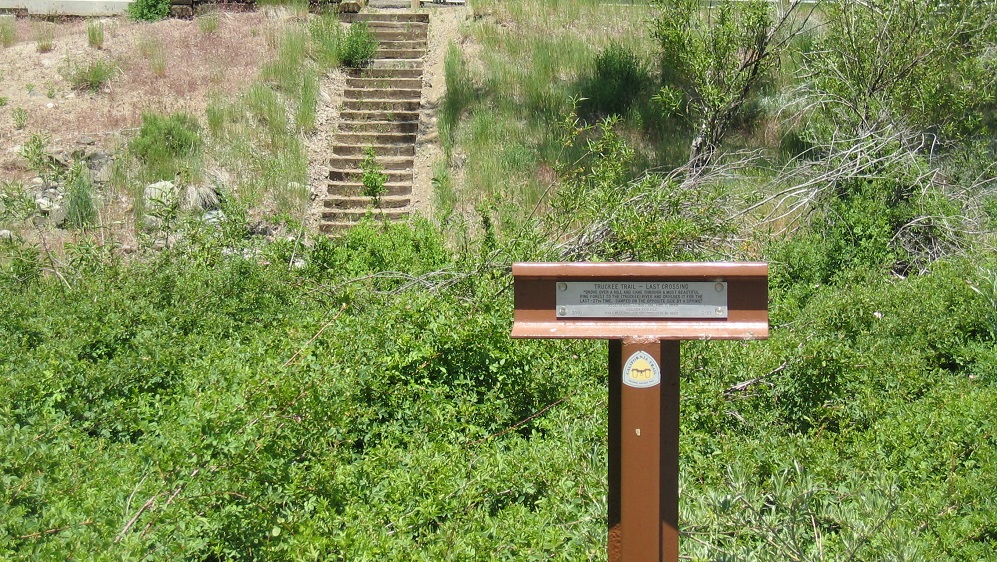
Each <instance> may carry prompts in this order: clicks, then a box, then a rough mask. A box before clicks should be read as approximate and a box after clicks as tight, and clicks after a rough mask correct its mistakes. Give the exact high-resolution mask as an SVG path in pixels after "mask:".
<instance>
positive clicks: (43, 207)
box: [35, 197, 57, 213]
mask: <svg viewBox="0 0 997 562" xmlns="http://www.w3.org/2000/svg"><path fill="white" fill-rule="evenodd" d="M35 205H37V206H38V210H39V211H41V212H43V213H51V212H52V210H53V209H55V208H56V207H57V205H56V204H55V202H54V201H52V200H50V199H49V198H48V197H39V198H38V199H35Z"/></svg>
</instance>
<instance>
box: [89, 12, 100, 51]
mask: <svg viewBox="0 0 997 562" xmlns="http://www.w3.org/2000/svg"><path fill="white" fill-rule="evenodd" d="M87 43H88V44H89V45H90V46H91V47H93V48H94V49H102V48H104V23H103V22H101V21H100V20H96V19H92V20H89V21H87Z"/></svg>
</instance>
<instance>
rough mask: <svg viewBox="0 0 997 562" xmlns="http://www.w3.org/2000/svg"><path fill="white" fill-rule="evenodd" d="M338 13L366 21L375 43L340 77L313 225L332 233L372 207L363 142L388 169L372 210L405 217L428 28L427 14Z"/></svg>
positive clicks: (350, 19) (409, 198)
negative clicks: (364, 64)
mask: <svg viewBox="0 0 997 562" xmlns="http://www.w3.org/2000/svg"><path fill="white" fill-rule="evenodd" d="M342 20H343V21H346V22H349V23H351V24H352V23H353V22H357V21H365V22H367V25H368V26H369V27H370V30H371V32H372V33H373V34H374V35H375V36H376V37H377V39H378V41H379V42H380V45H379V47H378V50H377V53H375V55H374V57H375V59H374V61H373V63H372V65H371V66H370V67H368V68H363V69H351V70H350V71H349V74H348V76H347V79H346V89H345V91H344V93H343V98H344V101H343V106H342V109H341V111H340V114H339V118H340V120H339V128H338V130H337V132H336V135H335V137H334V139H333V149H332V158H331V160H330V162H329V164H330V170H329V184H328V190H327V191H328V192H327V194H326V196H325V198H324V200H323V203H322V206H323V209H322V219H321V222H320V224H319V228H320V229H321V230H322V231H323V232H327V233H330V234H335V233H337V232H341V231H342V230H343V229H346V228H349V227H350V226H351V225H353V224H354V223H356V222H357V221H359V220H360V219H362V218H363V217H364V216H365V215H366V214H367V213H368V212H369V211H371V209H373V202H372V200H371V198H370V197H365V196H364V195H363V184H362V183H361V181H360V179H361V171H360V163H361V162H362V161H363V159H364V150H365V149H366V148H367V147H371V148H373V149H374V154H375V160H376V161H377V163H378V164H380V165H381V167H382V168H383V169H384V172H385V173H386V174H387V175H388V181H387V184H386V186H385V187H386V189H387V192H386V193H385V194H384V196H382V197H381V198H380V203H381V210H380V211H378V212H377V214H378V216H380V214H381V212H383V213H384V217H385V218H387V219H389V220H398V219H404V218H405V217H407V216H408V215H409V214H410V212H411V210H412V209H411V205H412V172H413V169H414V167H415V146H416V137H417V135H418V133H419V109H420V105H421V99H422V72H423V57H424V56H425V54H426V43H427V38H428V31H429V14H416V13H360V14H342Z"/></svg>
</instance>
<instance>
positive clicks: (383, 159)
mask: <svg viewBox="0 0 997 562" xmlns="http://www.w3.org/2000/svg"><path fill="white" fill-rule="evenodd" d="M413 160H414V159H413V158H412V157H411V156H390V155H385V154H376V153H375V157H374V161H375V162H377V163H378V164H379V165H380V166H381V168H382V169H383V170H384V171H385V172H388V173H389V174H390V173H392V172H393V171H409V172H411V171H412V166H413V164H414V163H415V162H414V161H413ZM363 161H364V156H363V154H341V155H334V156H332V157H331V158H330V159H329V167H330V168H332V169H335V170H359V169H360V163H361V162H363Z"/></svg>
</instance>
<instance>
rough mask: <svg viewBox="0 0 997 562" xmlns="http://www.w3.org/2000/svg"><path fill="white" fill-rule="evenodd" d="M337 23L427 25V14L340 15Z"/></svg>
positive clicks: (368, 13)
mask: <svg viewBox="0 0 997 562" xmlns="http://www.w3.org/2000/svg"><path fill="white" fill-rule="evenodd" d="M339 21H341V22H345V23H353V22H355V21H365V22H367V23H373V22H378V23H383V22H419V23H429V14H427V13H421V14H417V13H414V12H395V13H382V12H363V13H360V14H341V15H340V17H339Z"/></svg>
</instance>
